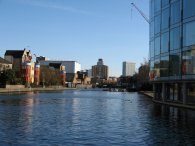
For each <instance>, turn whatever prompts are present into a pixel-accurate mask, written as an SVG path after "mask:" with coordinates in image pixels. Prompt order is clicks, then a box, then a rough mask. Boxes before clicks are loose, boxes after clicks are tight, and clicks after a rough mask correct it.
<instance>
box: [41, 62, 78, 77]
mask: <svg viewBox="0 0 195 146" xmlns="http://www.w3.org/2000/svg"><path fill="white" fill-rule="evenodd" d="M39 62H40V65H49V64H50V63H62V65H64V66H65V70H66V73H74V74H75V73H77V71H81V64H80V63H78V62H77V61H56V60H40V61H39Z"/></svg>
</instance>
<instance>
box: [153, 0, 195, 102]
mask: <svg viewBox="0 0 195 146" xmlns="http://www.w3.org/2000/svg"><path fill="white" fill-rule="evenodd" d="M150 80H151V81H152V82H153V85H154V86H153V87H154V91H155V99H156V100H162V101H170V102H171V101H174V102H178V103H182V104H195V0H150Z"/></svg>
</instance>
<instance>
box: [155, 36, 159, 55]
mask: <svg viewBox="0 0 195 146" xmlns="http://www.w3.org/2000/svg"><path fill="white" fill-rule="evenodd" d="M154 45H155V50H154V52H155V56H156V55H159V54H160V37H156V38H155V44H154Z"/></svg>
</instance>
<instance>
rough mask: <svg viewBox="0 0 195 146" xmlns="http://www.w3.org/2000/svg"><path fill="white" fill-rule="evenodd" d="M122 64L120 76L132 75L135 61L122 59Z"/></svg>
mask: <svg viewBox="0 0 195 146" xmlns="http://www.w3.org/2000/svg"><path fill="white" fill-rule="evenodd" d="M122 65H123V70H122V76H133V75H134V74H135V63H133V62H127V61H124V62H123V63H122Z"/></svg>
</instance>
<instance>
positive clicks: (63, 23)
mask: <svg viewBox="0 0 195 146" xmlns="http://www.w3.org/2000/svg"><path fill="white" fill-rule="evenodd" d="M131 2H134V3H135V4H136V5H137V6H138V7H139V8H140V9H141V10H142V11H143V12H144V13H145V14H146V16H147V17H148V16H149V0H55V1H54V0H0V23H1V25H0V32H1V33H0V56H1V57H4V53H5V51H6V50H8V49H9V50H21V49H24V48H26V49H28V50H31V52H32V53H33V54H36V55H37V56H45V57H47V58H49V59H52V60H55V59H58V60H60V59H61V60H74V61H78V62H79V63H80V64H81V67H82V69H91V67H92V65H95V64H96V63H97V60H98V59H99V58H102V59H103V60H104V64H105V65H108V66H109V75H110V76H120V75H121V74H122V62H123V61H129V62H135V63H136V68H138V67H139V66H140V63H142V62H143V61H144V58H148V52H149V24H148V23H147V22H146V21H145V20H144V19H143V18H142V16H141V15H140V14H139V13H138V12H137V11H136V10H135V8H133V7H132V6H131V4H130V3H131Z"/></svg>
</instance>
